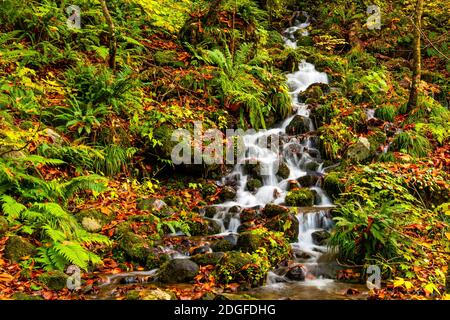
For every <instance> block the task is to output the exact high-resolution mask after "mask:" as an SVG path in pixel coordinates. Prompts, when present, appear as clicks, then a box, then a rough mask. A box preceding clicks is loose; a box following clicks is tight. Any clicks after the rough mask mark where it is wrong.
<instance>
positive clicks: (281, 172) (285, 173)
mask: <svg viewBox="0 0 450 320" xmlns="http://www.w3.org/2000/svg"><path fill="white" fill-rule="evenodd" d="M290 172H291V171H290V169H289V167H288V165H287V164H286V163H285V162H280V163H279V165H278V172H277V175H278V176H279V177H281V178H282V179H287V178H289V174H290Z"/></svg>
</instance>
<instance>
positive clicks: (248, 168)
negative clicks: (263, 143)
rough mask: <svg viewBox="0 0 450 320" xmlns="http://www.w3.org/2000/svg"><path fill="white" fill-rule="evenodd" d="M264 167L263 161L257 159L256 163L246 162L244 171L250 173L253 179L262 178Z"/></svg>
mask: <svg viewBox="0 0 450 320" xmlns="http://www.w3.org/2000/svg"><path fill="white" fill-rule="evenodd" d="M262 170H263V169H262V167H261V163H260V162H259V161H257V162H256V163H246V164H245V165H244V172H245V173H246V174H248V175H249V176H250V177H252V178H253V179H258V180H260V181H261V180H262V173H263V172H262Z"/></svg>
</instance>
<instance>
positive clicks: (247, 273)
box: [214, 251, 270, 287]
mask: <svg viewBox="0 0 450 320" xmlns="http://www.w3.org/2000/svg"><path fill="white" fill-rule="evenodd" d="M269 270H270V263H269V261H268V260H267V257H266V256H262V257H260V256H258V255H257V254H253V255H252V254H250V253H243V252H237V251H229V252H227V253H225V255H224V256H223V257H222V259H221V260H220V262H219V263H218V264H217V265H216V268H215V269H214V275H215V278H216V279H217V280H218V281H219V283H223V284H227V283H230V282H238V283H242V284H246V285H248V286H250V287H256V286H260V285H262V284H263V283H264V280H265V279H266V276H267V273H268V271H269Z"/></svg>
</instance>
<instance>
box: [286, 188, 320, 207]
mask: <svg viewBox="0 0 450 320" xmlns="http://www.w3.org/2000/svg"><path fill="white" fill-rule="evenodd" d="M314 199H315V195H314V192H312V190H310V189H308V188H300V189H296V190H292V191H289V192H288V194H287V195H286V198H285V202H286V205H288V206H291V207H311V206H312V205H314Z"/></svg>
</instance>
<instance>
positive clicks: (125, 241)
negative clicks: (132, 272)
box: [118, 231, 152, 263]
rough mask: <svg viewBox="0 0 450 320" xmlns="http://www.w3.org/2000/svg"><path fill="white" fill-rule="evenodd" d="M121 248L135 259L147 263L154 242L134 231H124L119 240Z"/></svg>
mask: <svg viewBox="0 0 450 320" xmlns="http://www.w3.org/2000/svg"><path fill="white" fill-rule="evenodd" d="M118 244H119V248H120V249H121V250H122V251H123V252H124V253H125V254H126V255H127V256H128V257H129V258H130V259H132V260H133V261H136V262H139V263H146V262H147V256H148V255H149V254H150V251H151V249H150V248H151V246H152V243H151V241H148V240H146V239H144V238H142V237H141V236H139V235H137V234H134V233H133V232H130V231H128V232H124V233H123V234H122V235H121V237H120V239H119V241H118Z"/></svg>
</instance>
